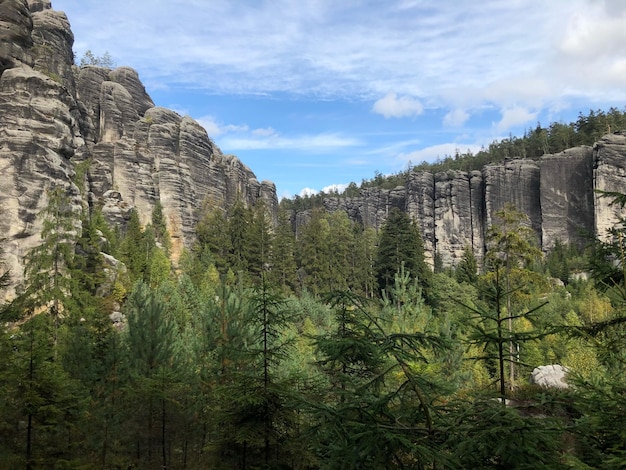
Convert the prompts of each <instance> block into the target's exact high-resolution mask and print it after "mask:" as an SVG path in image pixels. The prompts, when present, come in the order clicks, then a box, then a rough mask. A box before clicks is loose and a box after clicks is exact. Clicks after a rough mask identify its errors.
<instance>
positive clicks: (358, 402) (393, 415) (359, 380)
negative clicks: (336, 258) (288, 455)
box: [312, 293, 447, 469]
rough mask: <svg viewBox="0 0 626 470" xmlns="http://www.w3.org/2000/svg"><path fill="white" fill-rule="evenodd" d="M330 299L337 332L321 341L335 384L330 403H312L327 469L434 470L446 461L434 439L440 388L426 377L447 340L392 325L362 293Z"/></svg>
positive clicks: (320, 453) (325, 367)
mask: <svg viewBox="0 0 626 470" xmlns="http://www.w3.org/2000/svg"><path fill="white" fill-rule="evenodd" d="M330 301H331V303H332V305H333V307H334V310H335V312H336V327H335V329H334V331H332V332H330V333H329V334H327V335H323V336H319V337H317V338H316V339H315V344H316V347H317V350H318V357H319V360H318V364H319V366H320V368H321V370H322V371H323V372H324V373H325V374H326V375H327V376H328V378H329V384H330V389H329V390H328V391H326V392H325V394H323V395H322V397H324V398H325V400H324V401H323V402H316V403H314V404H313V405H312V406H313V417H314V422H313V430H314V432H315V439H316V442H315V445H316V449H317V455H318V459H319V460H320V463H321V466H322V467H323V468H346V469H347V468H404V467H405V466H408V467H412V468H427V467H429V466H430V465H432V464H433V463H443V462H446V461H447V459H446V456H445V455H443V454H441V453H439V452H437V445H438V442H437V439H436V438H435V435H436V432H435V428H436V425H437V424H436V422H435V417H434V416H435V415H434V398H435V396H436V395H437V392H438V390H439V387H438V385H437V384H436V383H435V382H433V381H432V380H431V379H432V377H431V376H428V375H425V374H423V372H422V371H423V367H424V365H426V364H428V362H429V360H428V357H429V355H430V354H432V352H433V351H435V350H437V349H440V348H444V347H445V340H443V339H442V338H441V337H438V336H436V335H429V334H425V333H421V332H416V331H407V330H405V329H403V327H402V326H401V325H399V324H398V326H393V324H394V323H395V322H394V321H392V322H391V323H388V322H387V321H386V320H384V319H382V318H377V317H375V316H374V315H373V314H372V313H371V312H370V311H369V310H368V309H367V308H366V305H365V303H364V300H363V299H361V298H359V297H357V296H354V295H351V294H348V293H336V294H333V296H332V297H331V298H330ZM392 303H393V304H396V302H395V300H394V301H393V302H392ZM410 315H411V314H410V313H406V314H404V313H402V312H401V313H400V316H404V317H405V319H406V317H408V316H410ZM405 326H406V325H405Z"/></svg>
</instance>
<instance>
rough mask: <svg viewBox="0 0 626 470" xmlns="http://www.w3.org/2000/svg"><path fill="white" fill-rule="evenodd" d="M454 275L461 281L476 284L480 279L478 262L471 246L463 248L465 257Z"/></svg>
mask: <svg viewBox="0 0 626 470" xmlns="http://www.w3.org/2000/svg"><path fill="white" fill-rule="evenodd" d="M454 275H455V277H456V280H457V281H458V282H459V283H462V282H465V283H467V284H472V285H475V284H476V282H477V281H478V262H477V261H476V256H474V250H472V248H471V247H469V246H466V247H465V249H464V250H463V258H461V261H460V262H459V264H458V265H457V266H456V269H455V271H454Z"/></svg>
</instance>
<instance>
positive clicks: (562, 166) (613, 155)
mask: <svg viewBox="0 0 626 470" xmlns="http://www.w3.org/2000/svg"><path fill="white" fill-rule="evenodd" d="M602 191H608V192H626V134H623V133H615V134H611V135H606V136H604V137H603V138H602V139H600V141H599V142H597V143H596V144H595V146H594V147H593V148H592V147H587V146H583V147H577V148H572V149H569V150H566V151H564V152H561V153H559V154H555V155H544V156H543V157H542V158H541V159H539V160H538V161H533V160H527V159H510V160H506V161H504V162H501V163H498V164H491V165H486V166H485V167H484V168H483V169H482V170H481V171H470V172H467V171H447V172H442V173H436V174H432V173H429V172H412V173H410V174H409V175H408V177H407V182H406V184H405V186H399V187H397V188H394V189H391V190H384V189H373V188H366V189H363V190H361V194H360V195H359V196H357V197H351V198H337V197H328V198H326V199H324V205H325V208H326V209H327V210H329V211H334V210H345V211H346V212H347V213H348V215H349V216H350V217H351V219H352V220H354V221H357V222H359V223H361V224H363V225H364V226H366V227H374V228H377V229H378V228H380V227H381V226H382V224H383V223H384V221H385V220H386V217H387V214H388V213H389V210H390V209H391V208H392V207H399V208H401V209H403V210H406V211H407V212H408V213H409V214H410V215H411V216H412V217H413V219H414V220H415V221H416V222H417V223H418V225H419V227H420V229H421V233H422V237H423V239H424V248H425V250H426V257H427V259H428V260H430V261H431V262H432V261H433V259H434V256H435V254H436V253H438V254H439V256H440V258H441V260H442V262H443V264H444V266H453V265H455V264H456V263H457V262H458V261H459V260H460V259H461V257H462V255H463V250H464V249H465V248H466V247H470V248H472V249H473V250H474V253H475V254H476V256H477V258H479V259H480V258H482V256H483V255H484V253H485V250H486V240H485V234H486V233H487V231H488V230H489V227H491V226H492V224H493V223H495V220H494V218H495V214H496V212H497V211H499V210H500V209H502V208H504V207H505V205H507V204H512V205H513V206H515V207H516V208H517V209H518V210H520V211H521V212H524V213H525V214H526V215H527V216H528V219H529V225H530V227H531V228H532V229H533V230H534V232H535V234H536V236H537V242H538V244H539V245H540V247H541V248H542V249H543V250H544V251H549V250H550V249H551V248H552V247H553V246H554V243H555V241H556V240H559V241H560V242H562V243H566V244H574V245H577V246H580V247H582V246H584V245H585V244H586V243H587V241H588V237H589V236H599V237H603V236H605V235H606V233H607V230H608V229H609V228H611V227H613V226H614V225H615V223H616V221H617V220H618V218H619V217H620V215H621V216H623V215H624V211H623V210H622V209H621V208H619V207H617V206H616V205H611V204H610V202H611V199H610V198H605V197H602V195H601V192H602ZM305 219H306V217H303V215H302V214H295V215H294V223H295V225H297V224H298V223H301V221H302V220H305Z"/></svg>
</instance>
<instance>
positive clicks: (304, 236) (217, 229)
mask: <svg viewBox="0 0 626 470" xmlns="http://www.w3.org/2000/svg"><path fill="white" fill-rule="evenodd" d="M600 115H601V116H602V118H601V119H600V117H599V116H600ZM609 119H615V120H618V119H621V121H618V123H619V125H624V122H623V121H624V114H623V113H621V112H617V111H615V110H611V111H610V112H609V113H607V114H605V113H600V112H597V113H592V115H590V116H589V117H585V118H582V117H581V120H580V121H581V122H580V123H577V124H575V125H573V126H563V125H556V124H555V125H553V126H550V128H549V129H542V128H540V127H538V128H537V131H536V132H535V131H533V132H532V135H526V136H524V137H523V138H521V139H510V141H508V142H501V143H498V144H494V148H493V149H492V148H491V147H490V149H489V150H485V152H486V153H488V152H496V150H497V151H498V152H504V148H505V147H506V146H507V145H509V146H511V147H510V150H509V151H510V152H513V153H509V154H508V155H509V156H510V155H519V156H522V155H525V156H527V157H538V156H540V155H541V153H545V152H548V151H549V152H555V151H558V149H562V148H565V146H571V145H578V144H583V143H590V142H589V141H588V140H586V139H591V138H592V137H591V136H593V135H595V134H594V132H599V133H604V132H605V131H606V129H604V128H602V129H600V128H601V127H605V124H606V122H607V120H609ZM592 121H593V123H591V124H589V126H590V127H589V129H587V130H584V129H583V127H584V126H583V125H582V124H583V122H585V123H590V122H592ZM611 122H613V121H611ZM596 128H597V129H596ZM611 128H612V129H613V128H614V127H613V124H611ZM585 129H586V128H585ZM535 141H536V142H537V147H536V148H535V147H533V145H534V144H532V145H531V142H535ZM513 149H516V150H513ZM520 149H524V150H523V152H525V153H523V154H521V153H519V152H522V150H520ZM531 149H535V150H533V151H534V152H535V153H531ZM471 158H472V159H475V160H476V161H475V162H474V163H472V164H478V162H479V161H480V158H482V157H481V155H477V156H473V157H471ZM485 158H486V157H485ZM498 158H499V157H498ZM448 160H449V161H448ZM470 160H471V159H470V158H469V157H468V156H459V158H451V159H446V161H444V162H441V163H440V164H439V165H444V164H446V162H448V163H447V164H449V165H453V164H456V163H457V162H459V163H458V164H459V165H467V166H466V167H469V166H470V163H469V162H470ZM472 161H473V160H472ZM462 167H463V168H465V166H462ZM436 168H437V167H436V166H433V167H431V170H432V169H436ZM367 184H370V183H367ZM605 196H606V197H609V198H612V200H614V202H615V204H620V205H622V206H623V205H624V203H625V202H626V197H625V196H623V195H621V194H606V195H605ZM48 199H49V204H48V206H47V208H46V209H45V210H44V211H43V212H42V213H41V214H40V217H41V220H43V228H42V233H41V244H40V245H39V246H38V247H36V248H34V249H33V250H32V251H30V252H29V253H28V255H27V259H26V269H25V276H24V282H23V284H22V285H21V286H20V287H19V289H18V291H17V294H16V296H15V298H14V299H13V300H12V301H10V302H7V303H5V304H4V305H3V306H2V311H1V315H2V322H3V325H4V328H3V329H2V331H0V351H1V354H2V357H3V361H2V362H0V463H1V465H0V466H1V467H2V468H28V469H37V468H58V469H61V468H76V469H87V468H103V469H122V468H124V469H127V468H142V469H143V468H145V469H153V468H169V469H205V468H220V469H250V470H251V469H346V470H347V469H454V468H460V469H461V468H463V469H467V468H499V469H504V468H527V469H538V468H555V469H557V468H575V469H588V468H605V469H613V468H615V469H617V468H624V466H626V414H625V413H624V410H625V408H626V395H625V392H624V391H625V390H626V374H625V372H626V371H625V368H626V323H625V321H626V279H625V276H624V269H625V268H624V266H625V264H624V256H625V255H624V247H623V240H624V236H625V235H626V226H625V225H624V224H623V223H620V224H618V225H616V226H615V227H614V228H613V229H612V230H611V233H609V234H607V238H606V241H600V240H589V245H588V247H587V249H586V250H584V251H581V250H579V249H574V248H571V247H568V246H566V245H563V244H560V243H557V244H556V246H555V248H554V250H553V251H552V252H551V253H548V254H543V253H542V252H541V251H540V250H539V249H538V248H537V240H535V239H534V232H532V231H530V230H529V229H528V224H527V220H526V218H525V215H524V214H522V213H520V212H519V211H518V210H517V209H516V208H515V207H513V206H506V207H505V208H503V209H502V210H501V211H499V212H498V213H497V218H498V222H497V223H496V224H494V225H493V226H492V228H491V229H490V231H489V233H488V234H487V239H488V250H487V253H486V256H485V257H484V259H483V260H481V262H480V263H479V262H478V261H477V259H476V258H475V257H474V254H473V253H472V251H471V250H470V249H467V250H466V252H465V255H464V257H463V259H462V261H461V262H460V263H459V264H458V265H457V266H456V267H454V268H445V269H444V268H443V267H441V266H440V265H439V264H438V263H435V267H434V270H433V269H431V268H430V267H429V266H428V265H427V264H426V262H425V260H424V249H423V246H422V241H421V237H420V233H419V229H418V227H417V225H416V224H415V222H414V221H413V220H411V219H410V218H409V217H408V216H407V214H406V213H404V212H402V211H399V210H393V211H392V212H391V213H390V215H389V218H388V219H387V221H386V222H385V224H384V225H383V227H382V228H381V229H380V231H379V232H376V231H374V230H373V229H364V228H363V227H361V226H359V225H357V224H355V223H354V222H352V221H350V220H349V219H348V217H347V215H346V214H345V213H342V212H334V213H328V212H325V211H323V210H322V209H320V208H316V209H314V210H312V213H311V217H310V220H309V221H308V222H307V224H306V225H304V226H302V227H300V228H299V230H298V233H297V234H294V232H293V230H292V227H291V223H290V220H289V214H288V212H287V211H286V210H285V208H284V207H283V209H282V210H281V212H280V213H279V216H278V223H277V224H276V225H275V226H274V224H272V223H271V221H270V220H271V219H270V216H269V214H268V211H267V209H266V208H265V207H264V206H263V205H262V204H259V205H257V206H255V207H246V206H245V205H244V204H243V203H242V202H238V203H236V204H235V205H233V206H232V207H231V208H230V209H229V210H227V211H222V210H217V209H213V208H211V207H210V206H207V207H206V208H204V209H203V213H202V217H200V222H199V223H198V225H197V228H196V235H197V236H196V241H195V243H194V244H193V246H191V247H190V248H189V249H188V250H187V251H185V252H183V253H182V254H181V255H180V257H179V258H176V263H173V262H172V258H174V256H173V255H174V253H172V252H173V249H172V246H171V245H172V244H171V241H170V239H169V235H168V231H167V227H166V221H165V219H164V216H163V212H162V208H161V206H159V205H158V204H157V206H156V208H155V210H154V212H153V214H152V221H151V223H150V224H148V225H147V226H142V225H141V224H140V221H139V217H138V214H136V213H133V214H132V216H131V218H130V220H129V222H128V224H127V227H126V229H125V231H123V232H121V231H120V230H118V229H116V228H112V227H110V226H108V225H107V223H106V222H105V220H104V218H103V217H102V215H101V213H100V212H99V210H98V208H97V207H95V208H91V210H89V209H84V213H83V214H76V213H75V212H74V210H75V209H73V208H72V205H71V204H70V203H69V201H68V199H67V196H66V195H65V194H64V193H63V192H61V191H58V190H52V191H51V192H50V193H49V194H48ZM79 218H80V222H81V224H80V227H81V228H80V230H78V229H77V227H79V224H78V223H77V222H78V220H79ZM622 222H623V221H622ZM0 246H1V244H0ZM0 259H1V255H0ZM10 275H11V273H9V272H7V271H6V269H4V268H2V265H1V264H0V280H1V285H2V286H4V287H6V285H7V283H8V278H9V276H10ZM547 364H560V365H563V366H565V367H567V369H568V376H567V381H568V384H569V387H568V388H565V389H548V388H543V387H540V386H538V385H531V384H529V380H528V377H529V374H530V372H531V371H532V370H533V369H534V368H535V367H537V366H541V365H547Z"/></svg>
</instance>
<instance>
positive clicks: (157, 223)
mask: <svg viewBox="0 0 626 470" xmlns="http://www.w3.org/2000/svg"><path fill="white" fill-rule="evenodd" d="M152 228H153V229H154V236H155V240H156V241H157V243H158V244H159V245H160V246H161V248H162V249H163V250H164V251H165V253H166V254H169V252H170V250H171V249H172V241H171V239H170V234H169V232H168V231H167V221H166V220H165V215H164V214H163V205H162V204H161V201H157V202H156V203H155V205H154V209H152Z"/></svg>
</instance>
